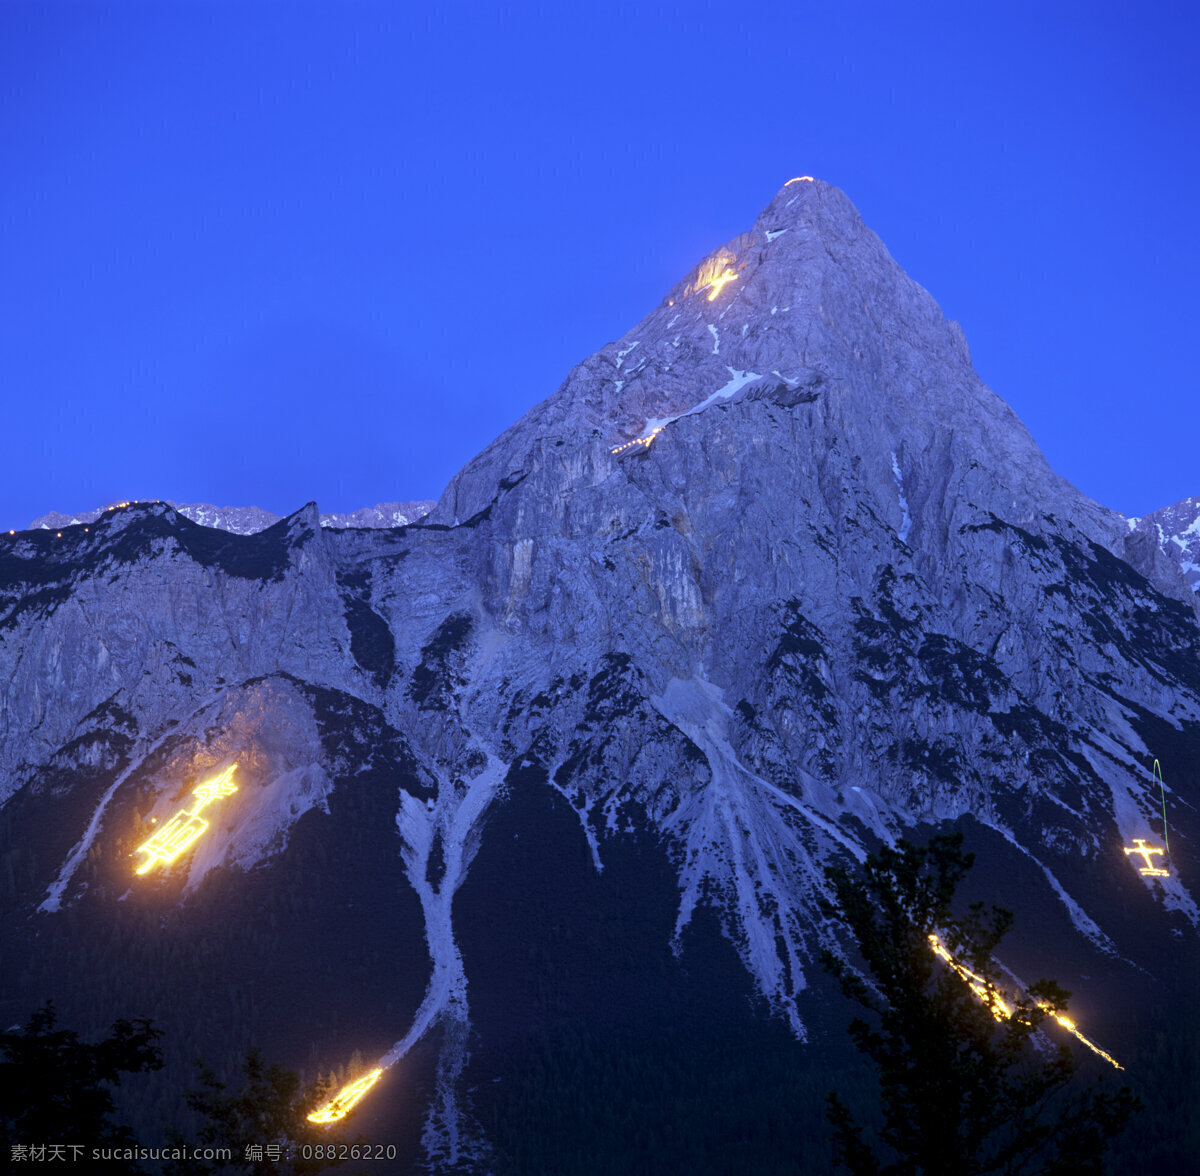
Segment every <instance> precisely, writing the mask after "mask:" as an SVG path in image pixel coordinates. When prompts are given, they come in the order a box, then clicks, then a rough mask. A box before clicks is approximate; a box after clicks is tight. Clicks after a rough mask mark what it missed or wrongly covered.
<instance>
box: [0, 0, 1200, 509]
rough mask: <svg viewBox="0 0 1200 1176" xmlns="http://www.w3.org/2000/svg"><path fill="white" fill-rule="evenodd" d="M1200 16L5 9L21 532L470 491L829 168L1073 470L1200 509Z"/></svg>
mask: <svg viewBox="0 0 1200 1176" xmlns="http://www.w3.org/2000/svg"><path fill="white" fill-rule="evenodd" d="M1196 12H1197V10H1196V9H1195V7H1194V6H1193V5H1190V4H1169V3H1164V4H1154V5H1147V6H1138V8H1137V11H1136V13H1135V10H1134V6H1132V5H1128V4H1115V3H1106V2H1103V0H1101V2H1099V3H1093V4H1091V5H1082V4H1071V5H1067V4H1061V3H1049V4H1023V3H1015V4H1014V3H1008V4H961V3H960V4H955V5H940V4H921V3H913V4H904V5H900V4H895V3H894V2H892V0H888V2H887V3H877V4H853V3H847V4H839V5H836V6H833V5H824V4H805V3H803V2H796V0H793V2H791V3H784V2H780V3H773V2H765V0H743V2H742V3H704V2H700V0H697V2H694V3H679V4H671V3H664V4H658V3H652V2H649V0H645V2H642V3H599V4H592V5H586V6H574V5H567V4H558V3H552V2H550V0H547V2H546V3H541V4H533V3H522V2H520V0H516V2H514V3H511V4H484V3H454V2H452V0H450V2H447V0H442V2H440V3H438V4H437V5H432V4H427V5H420V6H419V7H418V6H416V5H402V4H400V3H399V2H389V3H368V2H362V0H336V2H334V0H330V2H326V3H302V2H292V3H286V4H285V3H262V2H256V0H236V2H232V3H216V2H209V3H197V2H190V0H169V2H168V0H159V2H155V3H137V2H133V0H130V2H125V3H79V2H74V0H44V2H41V3H27V2H24V0H0V94H2V96H3V97H2V105H0V152H2V155H0V160H2V166H0V274H2V275H3V280H2V282H0V290H2V295H0V296H2V298H3V305H2V307H0V396H2V404H3V412H4V419H5V422H6V424H7V439H8V440H7V445H6V447H5V461H4V466H3V473H2V474H0V491H2V498H0V503H2V506H3V511H2V513H0V526H3V527H4V528H5V529H7V528H9V527H21V526H25V525H27V524H28V523H29V521H30V520H31V519H33V518H34V517H35V516H37V515H39V514H41V513H43V512H44V511H46V510H50V509H56V510H63V511H72V510H81V509H85V508H88V507H94V506H98V505H100V504H101V503H103V502H106V501H110V500H113V499H118V498H170V499H174V500H176V501H181V502H194V501H204V502H212V503H216V504H219V505H250V504H255V505H259V506H262V507H265V508H267V509H269V510H272V511H275V512H277V513H281V514H282V513H287V512H289V511H292V510H294V509H296V508H297V507H299V506H301V505H302V504H303V503H304V502H305V501H307V500H309V499H315V500H316V501H317V502H318V503H319V504H320V506H321V509H322V510H333V511H345V510H353V509H355V508H357V507H361V506H366V505H370V504H373V503H375V502H380V501H388V500H395V499H410V498H425V497H431V498H432V497H436V496H437V495H438V494H439V493H440V492H441V490H442V488H443V486H444V485H445V483H446V481H447V479H448V478H449V477H450V476H451V475H452V474H453V473H454V471H455V470H456V469H458V468H459V467H460V466H461V465H462V464H463V463H464V462H465V461H467V460H468V459H469V458H470V457H471V456H472V455H473V454H474V453H476V452H477V451H478V450H479V449H481V448H482V447H483V446H484V445H485V444H486V443H487V442H488V441H489V440H491V439H492V438H493V437H494V436H495V435H496V434H497V433H499V432H501V431H502V430H503V429H504V428H505V427H506V426H507V425H508V424H510V423H511V422H512V421H513V420H515V419H516V418H517V417H518V416H520V415H521V414H522V413H523V412H524V411H525V410H526V409H527V408H528V407H530V406H531V405H532V404H534V403H535V402H537V401H538V400H540V399H542V398H543V397H545V396H547V395H549V394H550V393H551V392H553V391H554V389H555V388H556V387H557V386H558V385H559V383H560V382H561V381H562V379H563V378H564V377H565V376H566V373H567V371H568V369H569V368H570V367H571V366H572V365H573V364H575V363H577V362H578V361H579V360H581V359H583V358H584V357H585V356H587V355H588V354H590V353H591V352H592V351H594V350H596V349H597V348H598V347H600V346H602V345H603V344H604V343H606V342H608V341H609V340H611V339H615V338H617V337H619V336H620V335H622V334H623V333H624V332H625V331H626V330H628V329H629V328H630V327H632V326H633V325H634V324H635V323H636V322H637V321H638V320H639V319H640V318H641V317H642V316H643V315H644V314H645V313H646V312H647V311H649V310H650V309H651V308H652V307H653V306H654V305H655V304H656V303H657V302H658V301H659V299H660V298H661V297H662V296H663V293H664V292H665V291H666V290H667V289H668V287H669V286H670V285H671V284H672V283H674V282H675V281H676V280H677V279H679V278H680V277H681V276H682V275H683V274H684V273H685V272H686V271H687V270H688V269H689V268H690V267H691V266H692V265H693V264H695V262H696V261H697V260H698V259H699V258H700V257H701V256H702V255H703V254H705V253H707V252H708V251H709V250H711V249H713V248H715V247H716V246H718V245H720V244H722V243H723V242H725V241H726V240H728V239H729V238H731V237H733V236H734V235H735V234H737V233H738V232H741V231H742V230H744V229H746V228H748V227H749V226H750V224H751V223H752V221H753V220H754V217H755V215H756V214H757V213H758V211H759V210H760V208H762V206H763V205H765V204H766V203H767V202H768V201H769V200H770V199H771V197H772V195H773V194H774V193H775V191H776V190H777V189H778V187H779V186H780V185H781V184H782V183H783V182H784V181H785V180H787V179H788V178H790V177H791V176H794V175H799V174H812V175H816V176H819V177H821V178H822V179H825V180H828V181H830V182H831V183H834V184H837V185H838V186H840V187H841V188H843V189H844V190H845V191H846V192H847V194H848V195H849V196H850V198H851V199H852V200H853V201H854V202H855V203H856V204H857V205H858V207H859V210H860V211H861V212H862V215H863V217H864V219H865V220H866V222H867V224H868V225H870V226H871V227H872V228H873V229H874V230H875V231H876V232H877V233H878V234H879V235H880V236H881V237H882V239H883V240H884V242H885V244H886V245H887V246H888V248H889V249H890V250H891V252H892V254H893V256H894V257H895V258H896V259H897V261H899V263H900V264H901V265H902V266H903V267H904V268H905V269H906V270H907V272H908V273H909V274H910V275H911V276H912V277H914V278H915V279H916V280H917V281H919V282H920V283H921V284H922V285H924V286H926V287H927V288H928V289H929V290H930V291H931V293H932V294H933V295H934V297H935V298H936V299H937V300H938V302H939V303H940V304H941V306H942V309H943V310H944V311H945V312H946V314H947V315H948V316H950V317H952V318H957V319H958V320H959V321H960V322H961V323H962V324H963V327H964V329H965V331H966V334H967V338H968V340H969V341H970V344H971V348H972V353H973V355H974V358H975V363H976V367H977V368H978V370H979V372H980V374H981V375H982V376H983V378H984V379H985V380H986V381H987V382H988V383H989V384H990V385H991V386H992V388H994V389H995V391H996V392H998V393H999V394H1000V395H1001V396H1003V397H1004V398H1005V399H1006V400H1007V401H1008V402H1009V403H1010V404H1011V405H1012V406H1013V407H1014V409H1015V410H1016V411H1017V413H1018V414H1019V415H1020V417H1021V418H1022V419H1023V420H1024V422H1025V423H1026V425H1027V426H1028V427H1029V428H1030V430H1031V431H1032V433H1033V435H1034V437H1035V438H1036V439H1037V441H1038V442H1039V443H1040V444H1041V446H1042V448H1043V449H1044V450H1045V452H1046V453H1047V456H1048V457H1049V458H1050V460H1051V462H1052V464H1053V465H1054V466H1055V467H1056V469H1057V470H1058V471H1059V472H1060V473H1062V474H1063V475H1065V476H1066V477H1068V478H1069V479H1071V480H1072V481H1073V482H1075V483H1076V485H1078V486H1079V487H1080V488H1081V489H1082V490H1084V491H1085V492H1086V493H1088V494H1090V495H1091V496H1092V497H1094V498H1097V499H1099V500H1100V501H1101V502H1103V503H1105V504H1106V505H1108V506H1111V507H1114V508H1116V509H1118V510H1122V511H1124V512H1126V513H1132V514H1141V513H1145V512H1146V511H1149V510H1152V509H1154V508H1155V507H1158V506H1163V505H1166V504H1168V503H1171V502H1174V501H1176V500H1178V499H1180V498H1182V497H1184V496H1185V495H1189V494H1200V456H1198V446H1200V404H1198V398H1197V396H1196V387H1195V379H1194V375H1193V373H1194V370H1195V361H1194V359H1193V355H1192V352H1193V350H1194V346H1195V342H1194V341H1195V338H1196V334H1197V332H1196V327H1195V325H1194V324H1195V323H1196V321H1197V318H1198V317H1200V314H1198V310H1200V308H1198V306H1197V303H1198V301H1200V296H1198V294H1197V282H1196V274H1197V273H1198V272H1200V246H1198V244H1197V231H1196V193H1197V191H1198V190H1200V187H1198V184H1197V179H1198V177H1197V174H1196V173H1197V169H1198V166H1200V164H1198V161H1200V149H1198V143H1197V138H1198V137H1200V136H1198V128H1200V119H1198V117H1197V116H1198V114H1200V110H1198V102H1197V90H1198V81H1197V79H1198V78H1200V71H1197V70H1196V68H1195V54H1196V45H1197V25H1198V23H1200V18H1198V17H1197V16H1196Z"/></svg>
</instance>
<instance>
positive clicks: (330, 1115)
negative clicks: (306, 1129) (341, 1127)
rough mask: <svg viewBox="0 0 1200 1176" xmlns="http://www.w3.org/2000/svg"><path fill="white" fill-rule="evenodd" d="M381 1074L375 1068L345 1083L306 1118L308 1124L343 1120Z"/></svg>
mask: <svg viewBox="0 0 1200 1176" xmlns="http://www.w3.org/2000/svg"><path fill="white" fill-rule="evenodd" d="M382 1073H383V1070H382V1069H381V1068H380V1067H378V1066H376V1068H375V1069H374V1070H371V1071H370V1072H369V1073H367V1074H364V1075H363V1076H362V1077H361V1078H358V1079H355V1081H353V1082H349V1083H347V1084H346V1085H345V1086H343V1087H342V1089H341V1090H339V1091H338V1092H337V1094H335V1095H334V1096H333V1098H331V1099H330V1100H329V1101H328V1102H327V1103H326V1104H325V1105H324V1106H323V1107H320V1108H318V1109H317V1110H315V1111H313V1113H312V1114H311V1115H309V1116H308V1121H309V1122H310V1123H336V1122H337V1121H338V1119H344V1118H345V1117H346V1115H348V1114H349V1113H350V1111H352V1110H353V1109H354V1106H355V1104H356V1103H357V1102H358V1100H359V1099H361V1098H362V1096H363V1095H364V1094H366V1093H367V1091H368V1090H370V1089H371V1087H372V1086H374V1085H375V1083H376V1082H378V1081H379V1076H380V1075H381V1074H382Z"/></svg>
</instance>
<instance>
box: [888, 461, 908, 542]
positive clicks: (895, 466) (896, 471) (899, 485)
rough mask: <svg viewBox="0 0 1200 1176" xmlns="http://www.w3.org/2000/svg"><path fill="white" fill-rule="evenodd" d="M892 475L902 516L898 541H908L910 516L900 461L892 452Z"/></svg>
mask: <svg viewBox="0 0 1200 1176" xmlns="http://www.w3.org/2000/svg"><path fill="white" fill-rule="evenodd" d="M892 475H893V477H895V479H896V493H897V494H898V495H899V497H900V510H901V511H902V512H903V518H902V519H901V520H900V542H901V543H907V542H908V533H909V531H911V530H912V516H911V515H910V514H909V513H908V499H907V498H905V497H904V479H903V478H901V476H900V463H899V461H897V460H896V454H895V453H894V452H893V454H892Z"/></svg>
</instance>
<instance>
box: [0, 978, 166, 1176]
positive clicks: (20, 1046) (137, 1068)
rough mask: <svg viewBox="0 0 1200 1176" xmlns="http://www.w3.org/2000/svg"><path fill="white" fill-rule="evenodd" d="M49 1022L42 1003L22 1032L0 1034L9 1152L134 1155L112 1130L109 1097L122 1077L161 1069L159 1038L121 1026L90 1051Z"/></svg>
mask: <svg viewBox="0 0 1200 1176" xmlns="http://www.w3.org/2000/svg"><path fill="white" fill-rule="evenodd" d="M56 1020H57V1016H56V1014H55V1011H54V1004H53V1002H51V1001H47V1002H46V1004H45V1005H44V1006H43V1007H42V1008H41V1009H39V1010H38V1011H37V1012H35V1013H34V1014H33V1015H32V1016H31V1017H30V1019H29V1023H28V1024H27V1025H26V1026H25V1028H24V1029H20V1030H16V1029H9V1030H7V1031H5V1032H3V1033H0V1055H2V1056H3V1061H0V1089H2V1090H3V1091H4V1092H5V1094H4V1098H3V1100H2V1102H0V1133H2V1134H3V1135H4V1137H5V1139H6V1141H8V1142H9V1143H10V1144H12V1145H14V1146H16V1145H26V1146H27V1145H47V1144H68V1145H70V1144H74V1145H83V1146H86V1147H87V1148H88V1154H89V1155H90V1153H91V1149H92V1148H103V1149H108V1148H135V1147H137V1141H136V1140H135V1139H134V1137H133V1135H132V1134H131V1132H130V1131H129V1129H128V1128H127V1127H125V1126H122V1125H120V1124H118V1123H114V1122H113V1119H112V1114H113V1098H112V1093H111V1091H112V1088H113V1087H116V1086H119V1085H120V1084H121V1075H122V1074H137V1073H141V1072H143V1071H146V1070H158V1069H160V1068H161V1067H162V1052H161V1050H160V1049H159V1048H158V1045H157V1044H156V1042H157V1040H158V1038H159V1037H160V1036H161V1034H160V1033H159V1031H158V1030H157V1029H155V1028H154V1026H153V1025H152V1024H151V1022H150V1021H148V1020H145V1019H139V1020H134V1021H124V1020H121V1021H117V1022H115V1023H114V1024H113V1027H112V1032H111V1035H110V1036H109V1037H107V1038H106V1039H105V1040H103V1041H97V1042H93V1043H89V1042H85V1041H80V1040H79V1036H78V1034H76V1033H74V1032H73V1031H72V1030H70V1029H56V1028H55V1022H56ZM123 1170H124V1171H137V1170H140V1169H136V1168H135V1167H134V1166H133V1165H126V1166H125V1167H124V1168H123Z"/></svg>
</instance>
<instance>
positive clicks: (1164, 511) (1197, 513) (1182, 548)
mask: <svg viewBox="0 0 1200 1176" xmlns="http://www.w3.org/2000/svg"><path fill="white" fill-rule="evenodd" d="M1129 528H1130V532H1131V540H1132V542H1133V543H1134V544H1135V545H1136V544H1137V542H1138V541H1139V540H1141V541H1142V542H1148V543H1149V544H1150V545H1151V546H1152V548H1156V549H1157V550H1158V551H1159V552H1161V553H1162V556H1163V558H1164V559H1166V560H1167V561H1168V562H1169V563H1171V564H1172V565H1174V566H1175V567H1177V568H1178V569H1179V571H1180V572H1181V573H1182V574H1183V578H1184V579H1185V580H1186V581H1187V582H1188V583H1189V584H1190V585H1191V586H1192V590H1193V591H1194V592H1197V593H1200V498H1183V499H1181V500H1180V501H1179V502H1176V503H1173V504H1172V505H1171V506H1164V507H1161V508H1160V509H1159V510H1156V511H1152V512H1151V513H1150V514H1148V515H1145V516H1144V517H1143V518H1140V519H1130V520H1129ZM1148 554H1149V553H1148Z"/></svg>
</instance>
